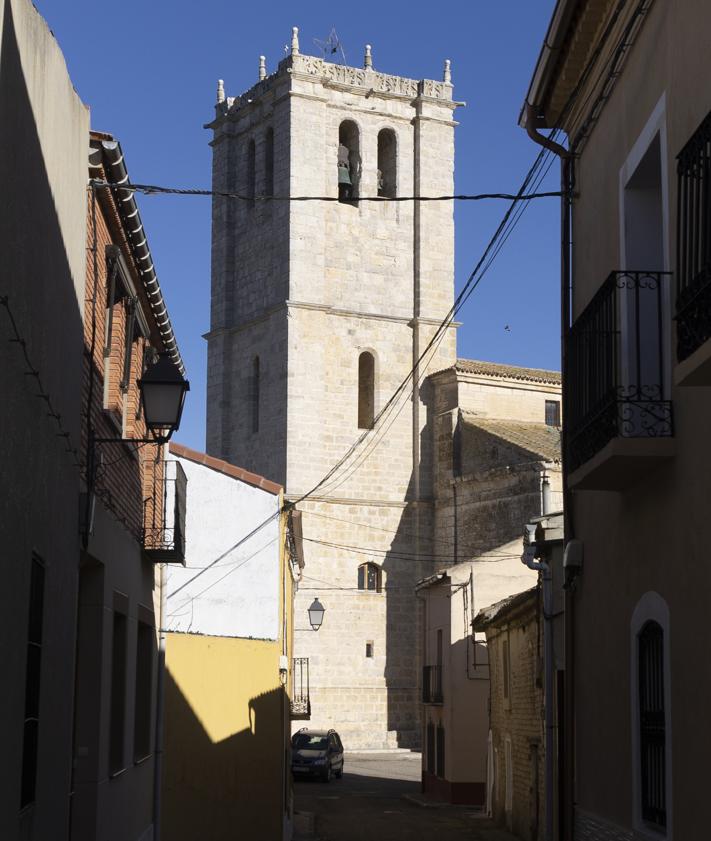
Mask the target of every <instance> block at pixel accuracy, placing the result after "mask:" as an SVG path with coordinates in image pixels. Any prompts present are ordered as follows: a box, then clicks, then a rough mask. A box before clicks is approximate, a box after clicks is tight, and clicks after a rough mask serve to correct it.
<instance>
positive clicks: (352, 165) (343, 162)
mask: <svg viewBox="0 0 711 841" xmlns="http://www.w3.org/2000/svg"><path fill="white" fill-rule="evenodd" d="M359 181H360V139H359V136H358V126H357V125H356V124H355V123H354V122H353V120H344V121H343V122H342V123H341V125H340V126H339V127H338V201H340V202H344V203H346V204H347V203H349V202H355V201H357V200H358V182H359Z"/></svg>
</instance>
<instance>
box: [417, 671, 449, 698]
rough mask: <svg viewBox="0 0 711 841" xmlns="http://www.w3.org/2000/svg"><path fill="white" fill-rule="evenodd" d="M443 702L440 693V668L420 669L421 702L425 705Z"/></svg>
mask: <svg viewBox="0 0 711 841" xmlns="http://www.w3.org/2000/svg"><path fill="white" fill-rule="evenodd" d="M443 701H444V693H443V692H442V667H441V666H423V667H422V702H423V703H425V704H441V703H442V702H443Z"/></svg>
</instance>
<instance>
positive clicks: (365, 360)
mask: <svg viewBox="0 0 711 841" xmlns="http://www.w3.org/2000/svg"><path fill="white" fill-rule="evenodd" d="M374 420H375V357H374V356H373V354H372V353H369V352H368V351H367V350H365V351H363V353H361V355H360V356H359V357H358V429H372V427H373V421H374Z"/></svg>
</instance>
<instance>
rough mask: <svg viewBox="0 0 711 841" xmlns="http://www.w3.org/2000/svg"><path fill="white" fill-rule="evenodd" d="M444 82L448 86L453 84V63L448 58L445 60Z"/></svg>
mask: <svg viewBox="0 0 711 841" xmlns="http://www.w3.org/2000/svg"><path fill="white" fill-rule="evenodd" d="M443 81H444V82H445V84H447V85H451V84H452V62H451V61H450V60H449V59H448V58H446V59H445V60H444V77H443Z"/></svg>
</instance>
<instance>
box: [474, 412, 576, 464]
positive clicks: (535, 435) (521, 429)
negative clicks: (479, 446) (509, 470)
mask: <svg viewBox="0 0 711 841" xmlns="http://www.w3.org/2000/svg"><path fill="white" fill-rule="evenodd" d="M462 423H464V424H465V425H466V426H470V427H476V428H477V429H481V430H483V431H484V432H486V433H488V434H489V435H494V436H495V437H497V438H501V439H502V440H503V441H506V442H507V443H509V444H513V446H515V447H519V448H520V449H522V450H527V451H528V452H529V453H532V454H533V455H535V456H540V457H541V458H543V459H545V461H560V429H558V427H556V426H548V425H547V424H545V423H534V422H533V421H512V420H498V419H492V418H482V417H479V416H478V415H474V414H472V413H470V412H462Z"/></svg>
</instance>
